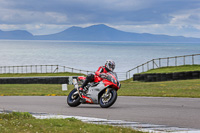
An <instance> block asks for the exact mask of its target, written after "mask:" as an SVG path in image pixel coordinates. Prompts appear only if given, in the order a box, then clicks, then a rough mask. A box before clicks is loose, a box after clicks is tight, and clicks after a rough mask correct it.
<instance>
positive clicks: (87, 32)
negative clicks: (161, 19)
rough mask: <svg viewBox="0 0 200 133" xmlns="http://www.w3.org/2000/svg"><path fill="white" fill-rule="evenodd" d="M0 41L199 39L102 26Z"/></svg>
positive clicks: (7, 35) (10, 35)
mask: <svg viewBox="0 0 200 133" xmlns="http://www.w3.org/2000/svg"><path fill="white" fill-rule="evenodd" d="M0 39H25V40H29V39H30V40H31V39H32V40H68V41H137V42H200V38H192V37H183V36H168V35H155V34H148V33H132V32H124V31H120V30H117V29H114V28H111V27H109V26H107V25H104V24H99V25H93V26H89V27H86V28H81V27H76V26H73V27H70V28H68V29H66V30H64V31H62V32H59V33H55V34H49V35H37V36H33V35H32V34H31V33H29V32H27V31H22V30H18V31H10V32H8V31H7V32H6V31H0Z"/></svg>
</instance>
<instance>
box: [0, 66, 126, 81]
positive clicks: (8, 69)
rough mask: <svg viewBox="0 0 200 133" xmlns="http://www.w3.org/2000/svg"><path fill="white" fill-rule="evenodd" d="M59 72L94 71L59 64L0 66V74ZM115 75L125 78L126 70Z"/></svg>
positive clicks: (120, 78) (87, 72) (85, 72)
mask: <svg viewBox="0 0 200 133" xmlns="http://www.w3.org/2000/svg"><path fill="white" fill-rule="evenodd" d="M59 72H71V73H83V74H86V75H87V74H89V73H94V71H87V70H81V69H75V68H72V67H66V66H60V65H25V66H0V74H9V73H12V74H17V73H59ZM117 75H118V77H119V80H120V81H121V80H125V79H126V72H117Z"/></svg>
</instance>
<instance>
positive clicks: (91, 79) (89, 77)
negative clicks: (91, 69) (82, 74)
mask: <svg viewBox="0 0 200 133" xmlns="http://www.w3.org/2000/svg"><path fill="white" fill-rule="evenodd" d="M92 81H94V74H88V75H87V77H86V79H85V82H83V84H82V86H81V87H80V88H79V91H83V88H84V87H85V86H86V85H87V84H88V83H89V82H92Z"/></svg>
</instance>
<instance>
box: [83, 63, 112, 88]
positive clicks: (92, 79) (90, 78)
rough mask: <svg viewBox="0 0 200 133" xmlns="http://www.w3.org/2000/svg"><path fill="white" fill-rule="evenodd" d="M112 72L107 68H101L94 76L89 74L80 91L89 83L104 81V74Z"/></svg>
mask: <svg viewBox="0 0 200 133" xmlns="http://www.w3.org/2000/svg"><path fill="white" fill-rule="evenodd" d="M109 71H110V70H108V69H106V67H105V66H100V67H99V68H98V70H97V71H96V72H95V75H94V74H88V75H87V77H86V79H85V81H84V83H83V84H82V86H81V87H80V90H83V88H84V87H85V86H86V85H87V84H88V83H89V82H99V81H101V80H103V78H102V76H101V75H103V74H106V73H107V72H109Z"/></svg>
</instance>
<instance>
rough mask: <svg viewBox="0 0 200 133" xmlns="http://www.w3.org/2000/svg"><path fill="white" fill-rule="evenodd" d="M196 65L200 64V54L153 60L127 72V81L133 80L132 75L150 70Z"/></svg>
mask: <svg viewBox="0 0 200 133" xmlns="http://www.w3.org/2000/svg"><path fill="white" fill-rule="evenodd" d="M194 64H200V54H192V55H183V56H174V57H166V58H157V59H152V60H150V61H147V62H146V63H144V64H141V65H139V66H137V67H134V68H133V69H131V70H128V71H127V72H126V79H129V78H131V77H132V75H133V74H135V73H140V72H145V71H148V70H150V69H155V68H160V67H168V66H180V65H194Z"/></svg>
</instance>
